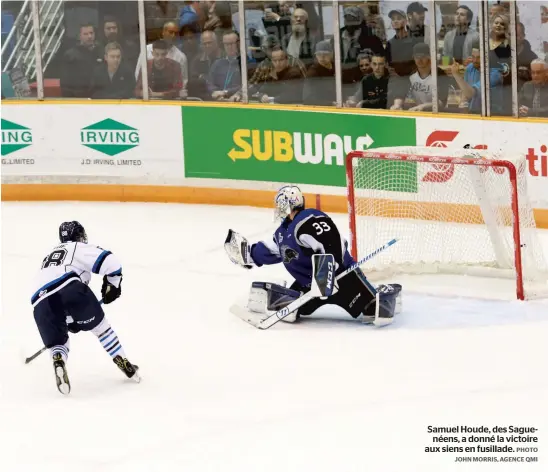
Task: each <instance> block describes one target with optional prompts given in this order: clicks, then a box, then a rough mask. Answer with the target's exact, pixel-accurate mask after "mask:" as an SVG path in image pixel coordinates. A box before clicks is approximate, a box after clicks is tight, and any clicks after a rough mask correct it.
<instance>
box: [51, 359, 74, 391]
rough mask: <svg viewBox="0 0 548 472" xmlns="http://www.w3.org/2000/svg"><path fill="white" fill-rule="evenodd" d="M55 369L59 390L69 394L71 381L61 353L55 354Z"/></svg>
mask: <svg viewBox="0 0 548 472" xmlns="http://www.w3.org/2000/svg"><path fill="white" fill-rule="evenodd" d="M52 360H53V370H54V371H55V380H56V382H57V390H59V392H61V393H62V394H63V395H68V394H69V393H70V382H69V378H68V374H67V368H66V366H65V361H64V360H63V357H62V356H61V354H54V355H53V358H52Z"/></svg>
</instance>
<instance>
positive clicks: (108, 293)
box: [101, 275, 122, 305]
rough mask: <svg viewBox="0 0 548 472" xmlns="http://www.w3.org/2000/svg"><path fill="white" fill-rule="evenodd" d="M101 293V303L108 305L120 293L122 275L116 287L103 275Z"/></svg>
mask: <svg viewBox="0 0 548 472" xmlns="http://www.w3.org/2000/svg"><path fill="white" fill-rule="evenodd" d="M101 295H102V296H103V303H104V304H105V305H108V304H109V303H112V302H113V301H114V300H116V299H117V298H118V297H119V296H120V295H122V277H120V285H119V286H118V287H116V286H115V285H113V284H111V283H110V282H109V281H108V278H107V276H106V275H105V276H104V277H103V286H102V287H101Z"/></svg>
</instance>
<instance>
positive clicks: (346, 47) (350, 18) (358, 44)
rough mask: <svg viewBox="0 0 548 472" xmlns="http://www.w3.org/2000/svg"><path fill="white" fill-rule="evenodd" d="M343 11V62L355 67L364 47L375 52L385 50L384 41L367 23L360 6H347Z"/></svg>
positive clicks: (341, 35) (341, 32)
mask: <svg viewBox="0 0 548 472" xmlns="http://www.w3.org/2000/svg"><path fill="white" fill-rule="evenodd" d="M343 13H344V26H343V27H342V28H341V30H340V32H339V33H340V38H341V60H342V62H343V64H350V65H351V67H355V66H356V59H357V57H358V54H359V53H360V52H361V51H362V50H364V49H371V51H373V52H383V51H384V46H383V44H382V41H381V40H380V39H379V38H378V37H377V36H375V35H374V34H373V30H372V29H371V28H369V27H368V26H367V25H366V24H365V21H364V17H363V12H362V10H361V9H360V8H359V7H347V8H345V9H344V12H343Z"/></svg>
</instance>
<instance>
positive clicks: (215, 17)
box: [202, 0, 232, 35]
mask: <svg viewBox="0 0 548 472" xmlns="http://www.w3.org/2000/svg"><path fill="white" fill-rule="evenodd" d="M202 10H203V16H204V26H203V30H204V31H215V32H216V33H218V34H221V35H222V33H224V32H225V31H228V30H231V29H232V15H231V11H230V2H216V1H209V0H208V1H205V2H203V4H202Z"/></svg>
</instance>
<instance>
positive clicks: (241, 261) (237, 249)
mask: <svg viewBox="0 0 548 472" xmlns="http://www.w3.org/2000/svg"><path fill="white" fill-rule="evenodd" d="M225 251H226V253H227V254H228V258H229V259H230V260H231V261H232V262H233V263H234V264H236V265H239V266H240V267H243V268H245V269H251V268H253V266H254V265H255V263H254V262H253V259H252V258H251V248H250V246H249V243H248V242H247V239H246V238H244V237H243V236H242V235H241V234H239V233H237V232H236V231H232V230H231V229H229V230H228V235H227V236H226V240H225Z"/></svg>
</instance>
